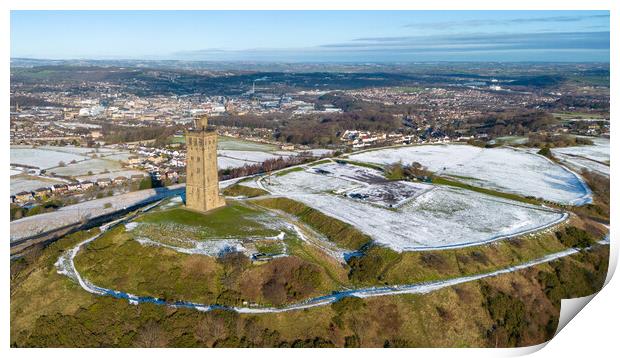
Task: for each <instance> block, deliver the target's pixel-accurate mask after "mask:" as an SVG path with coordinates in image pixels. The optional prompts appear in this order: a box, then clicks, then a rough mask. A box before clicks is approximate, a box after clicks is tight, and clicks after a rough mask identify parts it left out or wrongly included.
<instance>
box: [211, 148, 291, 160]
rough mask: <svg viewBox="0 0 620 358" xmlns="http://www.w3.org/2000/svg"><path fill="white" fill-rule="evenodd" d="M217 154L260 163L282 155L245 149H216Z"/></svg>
mask: <svg viewBox="0 0 620 358" xmlns="http://www.w3.org/2000/svg"><path fill="white" fill-rule="evenodd" d="M293 154H295V153H293ZM217 155H218V157H226V158H232V159H239V160H242V161H247V162H254V163H262V162H264V161H265V160H267V159H276V158H279V157H282V155H277V154H272V153H268V152H257V151H247V150H218V151H217Z"/></svg>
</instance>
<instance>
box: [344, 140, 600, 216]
mask: <svg viewBox="0 0 620 358" xmlns="http://www.w3.org/2000/svg"><path fill="white" fill-rule="evenodd" d="M349 158H351V159H353V160H356V161H361V162H369V163H378V164H392V163H396V162H399V161H401V162H402V163H404V164H410V163H412V162H419V163H421V164H422V165H424V166H426V167H428V168H429V170H431V171H433V172H436V173H437V174H439V175H450V176H455V177H457V178H458V179H459V180H461V181H463V182H467V183H469V184H472V185H475V186H480V187H486V188H490V189H495V190H499V191H504V192H510V193H516V194H520V195H524V196H534V197H537V198H544V199H547V200H550V201H554V202H557V203H563V204H573V205H583V204H586V203H588V202H591V200H592V199H591V193H590V190H589V188H588V187H587V185H586V184H585V183H584V182H583V180H582V179H581V178H580V177H579V176H577V175H576V174H575V173H573V172H571V171H569V170H567V169H565V168H563V167H562V166H559V165H557V164H555V163H553V162H551V161H550V160H548V159H546V158H544V157H542V156H540V155H536V154H533V153H529V152H527V151H525V150H519V149H513V148H493V149H486V148H478V147H474V146H470V145H458V144H450V145H445V144H444V145H418V146H409V147H398V148H386V149H379V150H371V151H366V152H362V153H358V154H352V155H350V156H349Z"/></svg>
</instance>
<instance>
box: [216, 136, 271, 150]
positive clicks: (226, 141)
mask: <svg viewBox="0 0 620 358" xmlns="http://www.w3.org/2000/svg"><path fill="white" fill-rule="evenodd" d="M217 149H218V150H249V151H257V152H270V151H274V150H277V149H278V147H276V146H275V145H271V144H265V143H258V142H251V141H248V140H243V139H237V138H232V137H222V136H220V137H218V139H217Z"/></svg>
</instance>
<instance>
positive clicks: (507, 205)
mask: <svg viewBox="0 0 620 358" xmlns="http://www.w3.org/2000/svg"><path fill="white" fill-rule="evenodd" d="M243 184H245V183H241V185H243ZM391 185H393V182H389V181H385V179H383V177H382V176H381V173H380V172H378V171H376V170H373V169H370V168H365V167H358V166H353V165H348V164H333V163H329V164H321V165H317V166H313V167H309V168H306V169H305V170H301V171H291V172H288V173H287V174H285V175H281V176H272V178H271V179H270V180H269V181H267V180H262V181H260V182H259V186H262V187H263V188H264V189H266V190H268V191H269V192H271V193H272V194H273V195H279V196H286V197H288V198H291V199H293V200H296V201H299V202H302V203H304V204H306V205H308V206H310V207H312V208H314V209H317V210H320V211H321V212H323V213H325V214H326V215H329V216H332V217H334V218H337V219H339V220H341V221H343V222H345V223H348V224H351V225H353V226H355V227H356V228H358V229H359V230H361V231H362V232H363V233H365V234H367V235H369V236H370V237H372V238H373V239H374V240H375V241H376V242H377V243H380V244H382V245H386V246H388V247H390V248H392V249H393V250H396V251H408V250H421V249H431V248H447V247H458V246H468V245H476V244H480V243H483V242H490V241H495V240H498V239H501V238H503V237H507V236H513V235H519V234H522V233H525V232H529V231H533V230H537V229H540V228H542V227H545V226H547V225H553V224H555V223H558V222H561V221H563V220H564V219H565V218H566V217H565V214H563V213H560V212H556V211H552V210H547V209H544V208H541V207H536V206H533V205H528V204H521V203H518V202H514V201H510V200H505V199H502V198H498V197H492V196H489V195H484V194H480V193H476V192H472V191H468V190H463V189H458V188H452V187H443V186H442V187H439V186H431V185H427V184H420V183H402V184H401V186H396V187H393V186H391ZM403 191H404V192H405V193H404V194H403V195H402V196H403V197H400V196H399V194H400V193H402V192H403ZM356 193H357V194H360V193H361V194H364V195H351V194H356ZM386 193H389V195H386ZM405 196H408V197H410V198H413V200H409V201H405V202H404V203H403V200H404V197H405ZM390 202H392V203H400V205H393V206H394V207H391V208H390V207H389V206H390Z"/></svg>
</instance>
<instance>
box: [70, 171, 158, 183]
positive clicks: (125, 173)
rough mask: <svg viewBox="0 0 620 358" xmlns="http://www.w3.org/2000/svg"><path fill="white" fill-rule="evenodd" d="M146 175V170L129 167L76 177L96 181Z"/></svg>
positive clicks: (81, 179) (80, 179)
mask: <svg viewBox="0 0 620 358" xmlns="http://www.w3.org/2000/svg"><path fill="white" fill-rule="evenodd" d="M138 174H140V175H145V174H146V173H145V172H141V171H139V170H134V169H128V170H117V171H113V172H109V173H101V174H93V175H84V176H79V177H77V178H76V179H77V180H79V181H87V180H90V181H96V180H97V179H99V178H110V179H114V178H117V177H121V176H122V177H125V178H130V177H131V176H132V175H138Z"/></svg>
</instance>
